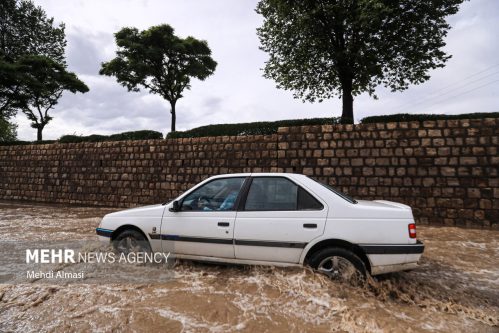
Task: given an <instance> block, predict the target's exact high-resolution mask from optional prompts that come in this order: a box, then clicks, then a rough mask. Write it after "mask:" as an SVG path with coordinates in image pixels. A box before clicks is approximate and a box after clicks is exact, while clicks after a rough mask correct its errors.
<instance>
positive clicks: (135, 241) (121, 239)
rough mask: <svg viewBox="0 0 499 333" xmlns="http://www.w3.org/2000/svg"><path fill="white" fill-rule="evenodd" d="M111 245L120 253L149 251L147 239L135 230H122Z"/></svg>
mask: <svg viewBox="0 0 499 333" xmlns="http://www.w3.org/2000/svg"><path fill="white" fill-rule="evenodd" d="M113 246H114V248H115V249H116V251H118V252H120V253H125V254H128V253H132V252H151V247H150V246H149V242H148V240H147V239H146V238H145V237H144V235H142V234H141V233H140V232H138V231H136V230H124V231H122V232H121V233H120V234H119V235H118V236H117V237H116V238H115V239H114V240H113Z"/></svg>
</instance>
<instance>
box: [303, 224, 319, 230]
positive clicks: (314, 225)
mask: <svg viewBox="0 0 499 333" xmlns="http://www.w3.org/2000/svg"><path fill="white" fill-rule="evenodd" d="M303 227H304V228H307V229H316V228H317V224H315V223H305V224H303Z"/></svg>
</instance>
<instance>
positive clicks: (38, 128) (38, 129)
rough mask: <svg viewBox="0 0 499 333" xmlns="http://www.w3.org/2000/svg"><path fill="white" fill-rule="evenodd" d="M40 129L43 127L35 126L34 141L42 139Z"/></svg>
mask: <svg viewBox="0 0 499 333" xmlns="http://www.w3.org/2000/svg"><path fill="white" fill-rule="evenodd" d="M42 131H43V127H37V128H36V141H42Z"/></svg>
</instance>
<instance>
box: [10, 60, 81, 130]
mask: <svg viewBox="0 0 499 333" xmlns="http://www.w3.org/2000/svg"><path fill="white" fill-rule="evenodd" d="M18 64H19V70H18V73H19V75H20V80H19V82H21V84H22V85H23V90H24V92H25V97H23V100H22V101H20V102H19V104H20V108H21V110H22V112H23V113H24V114H26V116H27V117H28V119H29V120H31V127H33V128H36V129H37V130H38V137H37V139H38V140H42V131H43V128H44V127H45V125H47V124H48V123H49V122H50V120H52V117H51V116H50V115H49V114H48V112H49V110H50V109H52V108H53V107H54V106H55V105H56V104H57V102H58V100H59V98H60V97H61V96H62V93H63V92H64V91H66V90H68V91H70V92H72V93H76V92H82V93H85V92H87V91H88V87H87V86H86V85H85V83H83V82H82V81H81V80H79V79H78V77H77V76H76V74H75V73H72V72H68V71H67V70H66V66H64V65H62V64H60V63H57V62H55V61H53V60H51V59H50V58H47V57H44V56H25V57H22V58H21V59H20V60H19V61H18Z"/></svg>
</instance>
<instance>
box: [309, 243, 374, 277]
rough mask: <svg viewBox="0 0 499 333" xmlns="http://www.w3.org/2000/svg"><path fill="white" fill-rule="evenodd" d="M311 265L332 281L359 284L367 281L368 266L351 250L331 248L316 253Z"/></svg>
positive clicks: (311, 259) (310, 262)
mask: <svg viewBox="0 0 499 333" xmlns="http://www.w3.org/2000/svg"><path fill="white" fill-rule="evenodd" d="M309 265H310V266H311V267H312V268H314V269H316V270H317V271H318V272H319V273H322V274H324V275H326V276H327V277H329V278H330V279H331V280H334V281H340V282H348V283H353V284H357V283H359V282H362V281H364V280H365V277H366V273H367V270H366V266H365V265H364V263H363V262H362V260H361V259H360V258H359V257H358V256H357V255H355V254H354V253H352V252H351V251H349V250H346V249H343V248H338V247H329V248H325V249H322V250H319V251H318V252H316V253H314V254H313V255H312V257H311V258H310V260H309Z"/></svg>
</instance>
